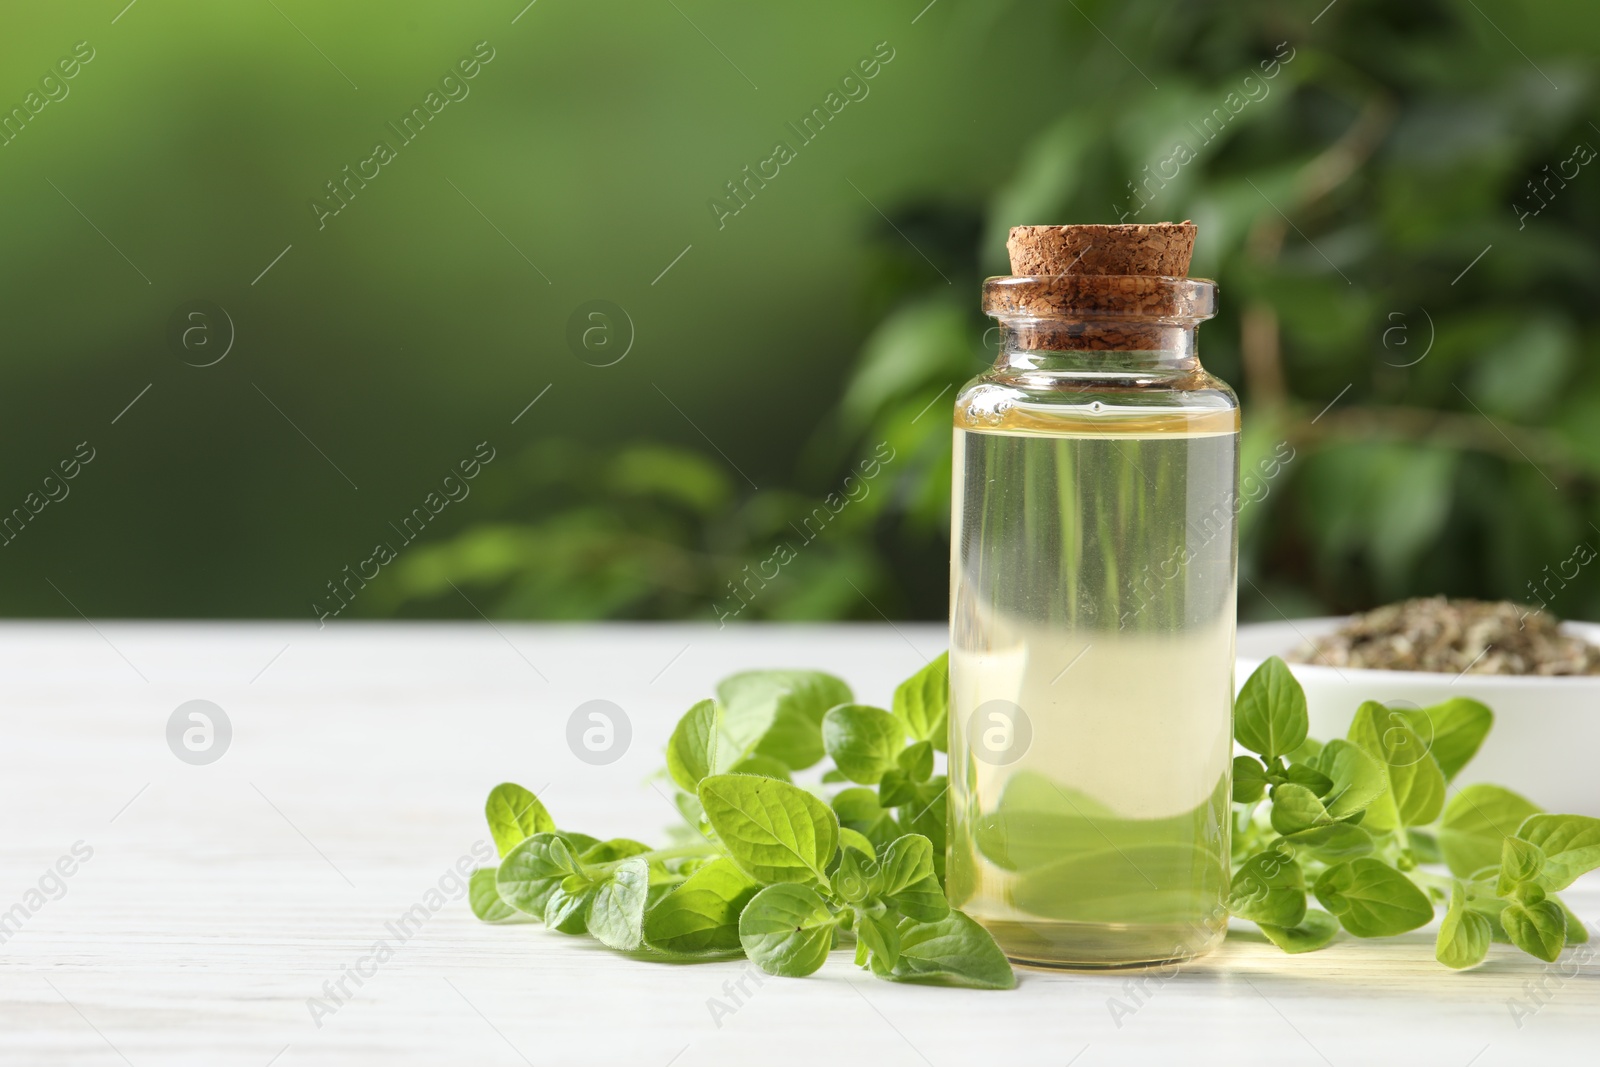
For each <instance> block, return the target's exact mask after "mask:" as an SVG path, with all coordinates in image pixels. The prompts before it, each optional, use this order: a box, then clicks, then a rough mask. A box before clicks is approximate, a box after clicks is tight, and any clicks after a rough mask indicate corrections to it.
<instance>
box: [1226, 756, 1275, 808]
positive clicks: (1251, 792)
mask: <svg viewBox="0 0 1600 1067" xmlns="http://www.w3.org/2000/svg"><path fill="white" fill-rule="evenodd" d="M1266 793H1267V768H1266V767H1265V766H1264V765H1263V764H1262V762H1261V761H1260V760H1258V759H1256V758H1255V757H1254V756H1235V757H1233V802H1234V803H1235V804H1254V803H1255V802H1256V801H1258V800H1260V799H1261V798H1262V797H1264V796H1266Z"/></svg>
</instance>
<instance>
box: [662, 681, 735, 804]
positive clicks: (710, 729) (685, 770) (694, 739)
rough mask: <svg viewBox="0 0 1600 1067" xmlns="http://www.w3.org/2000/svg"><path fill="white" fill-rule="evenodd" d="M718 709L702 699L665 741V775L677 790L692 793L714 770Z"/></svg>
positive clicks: (719, 727) (712, 702) (717, 734)
mask: <svg viewBox="0 0 1600 1067" xmlns="http://www.w3.org/2000/svg"><path fill="white" fill-rule="evenodd" d="M721 721H722V710H721V709H720V708H719V707H718V706H717V702H716V701H715V700H702V701H700V703H698V704H696V705H695V706H694V707H692V708H690V709H689V710H688V711H686V712H684V714H683V718H681V719H679V720H678V725H677V726H676V727H675V728H674V729H673V731H672V738H671V740H669V741H668V742H667V773H668V774H670V775H672V780H673V781H674V782H676V783H678V788H679V789H682V790H683V791H684V792H686V793H693V792H694V791H695V790H696V789H698V788H699V787H700V780H701V779H702V778H704V777H705V776H706V775H708V774H713V773H715V772H716V769H717V744H718V741H719V739H720V731H721Z"/></svg>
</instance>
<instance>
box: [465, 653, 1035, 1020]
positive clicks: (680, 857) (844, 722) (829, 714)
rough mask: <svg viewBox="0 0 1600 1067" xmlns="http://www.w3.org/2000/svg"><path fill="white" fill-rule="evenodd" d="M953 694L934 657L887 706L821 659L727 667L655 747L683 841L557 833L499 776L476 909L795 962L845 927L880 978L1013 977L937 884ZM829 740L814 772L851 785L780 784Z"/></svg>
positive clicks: (808, 965) (486, 916)
mask: <svg viewBox="0 0 1600 1067" xmlns="http://www.w3.org/2000/svg"><path fill="white" fill-rule="evenodd" d="M949 697H950V686H949V675H948V668H947V664H946V657H944V656H940V657H939V658H938V659H937V660H935V661H934V662H933V663H930V664H929V665H928V666H927V667H926V668H924V669H923V670H921V671H918V672H917V673H916V674H915V675H913V676H912V677H910V678H908V679H907V680H906V681H905V682H903V683H902V684H901V685H900V686H899V687H898V688H897V689H896V690H895V693H894V703H893V711H892V712H891V711H885V710H883V709H881V708H875V707H869V706H867V705H864V704H856V703H854V699H855V698H854V695H853V694H852V693H851V691H850V688H849V686H847V685H846V684H845V683H844V682H842V681H841V680H839V679H838V678H835V677H833V676H832V675H828V674H823V673H820V672H816V671H751V672H746V673H742V674H736V675H733V676H732V677H729V678H726V679H724V680H723V681H722V682H721V683H720V684H719V685H718V686H717V698H716V699H715V700H704V701H701V702H700V703H698V704H696V705H695V706H694V707H692V708H690V709H689V710H688V712H687V713H685V714H684V716H683V718H682V719H680V720H679V722H678V725H677V728H676V729H674V730H673V732H672V738H671V740H670V741H669V742H668V744H667V768H666V769H667V774H668V776H669V777H670V779H671V781H672V782H673V784H674V785H675V786H676V788H677V790H678V792H677V793H676V795H675V798H674V800H675V803H676V805H677V808H678V810H679V812H680V813H681V814H682V815H683V818H684V821H685V823H686V824H687V825H686V826H685V827H684V828H682V829H681V830H680V832H679V833H678V834H677V841H676V843H674V844H672V845H669V846H668V847H666V848H659V849H652V848H651V847H650V846H648V845H645V844H641V843H640V842H638V841H632V840H628V839H626V838H614V839H612V840H609V841H600V840H597V839H595V838H593V837H590V836H588V835H587V834H581V833H576V832H574V831H571V830H561V829H558V828H557V827H556V823H555V821H554V820H553V819H552V818H551V816H550V814H549V812H548V811H546V809H545V807H544V805H543V804H542V803H541V802H540V801H539V798H538V797H536V796H534V794H533V793H531V792H529V791H528V790H527V789H524V788H523V787H521V786H519V785H512V784H509V783H507V784H504V785H499V786H496V787H495V788H494V789H493V790H492V791H491V792H490V794H489V800H488V804H487V806H486V811H487V814H488V818H489V829H490V831H491V833H492V834H493V836H494V840H495V844H496V846H497V847H498V849H499V852H500V857H501V860H500V865H499V867H498V868H484V869H481V870H478V871H475V872H473V875H472V881H471V901H472V910H473V913H474V914H476V915H477V916H478V918H480V919H483V920H485V921H487V922H510V921H516V920H518V919H523V920H528V919H536V920H539V921H542V922H543V923H544V924H545V925H546V926H548V927H550V928H551V929H554V930H559V931H561V932H562V933H567V934H584V933H587V934H589V935H591V936H593V937H594V938H595V939H596V940H598V941H600V942H601V943H602V944H605V945H607V946H609V947H611V948H614V949H618V950H621V951H625V952H637V953H639V954H641V955H643V956H645V957H647V958H656V959H664V960H678V961H690V960H712V959H726V958H729V957H737V956H740V955H744V956H748V957H749V958H750V959H751V960H752V961H754V962H755V963H756V965H757V966H759V967H761V969H762V970H764V971H767V972H768V973H770V974H777V975H784V976H788V977H801V976H804V975H808V974H811V973H813V972H814V971H816V970H817V969H818V968H819V967H821V966H822V964H823V962H824V961H825V960H826V959H827V957H828V954H829V952H831V951H832V950H833V949H834V948H835V947H836V946H838V945H839V944H840V943H841V942H842V941H845V940H848V939H853V940H854V943H855V959H856V963H857V964H858V965H860V966H862V967H866V968H868V969H870V970H871V971H872V973H873V974H875V975H877V976H878V977H880V978H887V979H890V980H891V981H910V982H938V983H945V984H953V985H964V986H972V987H976V988H982V989H1009V988H1011V987H1012V986H1014V985H1015V984H1016V976H1015V975H1014V974H1013V973H1012V970H1011V965H1010V964H1009V963H1008V962H1007V960H1006V958H1005V955H1004V954H1003V953H1002V952H1001V951H1000V948H999V946H997V945H996V944H995V943H994V940H993V938H991V937H990V936H989V934H988V933H987V932H986V931H985V930H984V929H983V928H982V927H981V926H979V925H978V924H977V923H975V922H973V921H972V920H971V919H969V918H968V917H967V916H965V915H963V914H962V913H961V912H959V911H955V910H953V909H952V908H951V907H950V905H949V902H948V901H947V900H946V899H945V895H944V888H943V876H944V847H945V809H946V805H945V802H944V794H945V778H944V777H943V776H936V775H935V774H934V773H933V772H934V752H935V750H939V751H942V750H944V748H945V735H946V721H947V719H948V714H949V711H948V707H949ZM824 756H827V757H830V758H831V759H832V760H833V764H834V766H833V768H831V769H829V770H827V771H826V772H825V773H824V774H823V776H822V779H823V782H824V783H838V782H844V781H848V782H852V783H855V784H854V785H851V786H849V787H847V788H844V789H842V790H839V791H838V792H836V793H834V794H833V796H832V798H831V801H827V800H824V799H822V798H821V797H819V796H818V795H817V794H816V793H815V792H813V791H811V790H808V789H803V788H801V787H800V786H797V785H795V784H794V783H793V781H792V775H793V772H795V771H802V770H805V769H807V768H810V767H813V766H815V765H816V764H818V763H819V762H821V761H822V759H823V757H824ZM874 786H875V787H876V789H873V788H870V787H874Z"/></svg>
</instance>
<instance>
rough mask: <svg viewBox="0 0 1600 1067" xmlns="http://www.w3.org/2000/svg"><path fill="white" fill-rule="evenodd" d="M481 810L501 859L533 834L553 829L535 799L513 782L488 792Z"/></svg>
mask: <svg viewBox="0 0 1600 1067" xmlns="http://www.w3.org/2000/svg"><path fill="white" fill-rule="evenodd" d="M483 809H484V815H486V816H487V817H488V819H489V833H490V835H492V836H493V837H494V845H495V848H496V849H498V850H499V852H500V855H501V856H502V857H504V856H505V855H506V854H507V853H509V852H510V851H511V850H512V849H514V848H516V847H517V846H518V845H520V844H522V842H523V841H524V840H525V839H527V838H529V837H532V836H533V835H534V834H540V833H548V832H550V831H552V830H554V829H555V828H556V821H555V820H554V819H552V818H551V817H550V813H549V812H548V811H546V810H545V808H544V805H543V804H541V803H540V802H539V798H538V797H536V796H534V795H533V793H532V791H531V790H527V789H524V788H523V787H522V786H520V785H517V784H516V783H515V782H502V783H501V784H499V785H497V786H495V787H494V788H493V789H491V790H489V799H488V801H487V802H485V804H484V806H483Z"/></svg>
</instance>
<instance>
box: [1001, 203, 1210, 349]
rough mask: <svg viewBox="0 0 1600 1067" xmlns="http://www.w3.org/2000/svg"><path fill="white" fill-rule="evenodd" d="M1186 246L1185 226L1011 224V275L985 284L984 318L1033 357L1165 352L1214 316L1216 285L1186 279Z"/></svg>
mask: <svg viewBox="0 0 1600 1067" xmlns="http://www.w3.org/2000/svg"><path fill="white" fill-rule="evenodd" d="M1194 240H1195V225H1194V223H1192V222H1189V221H1184V222H1160V223H1153V224H1150V225H1144V226H1016V227H1013V228H1012V230H1011V235H1010V237H1009V238H1008V239H1007V241H1006V251H1008V252H1009V253H1010V254H1011V273H1012V276H1011V277H1007V278H990V279H989V280H988V281H987V282H985V283H984V292H983V303H984V311H985V312H986V313H987V314H990V315H993V316H995V317H996V318H1000V319H1002V320H1005V321H1008V322H1010V323H1011V325H1012V328H1013V329H1014V331H1015V334H1016V338H1017V342H1018V343H1019V344H1021V345H1022V346H1023V347H1024V348H1027V349H1031V350H1035V351H1037V350H1041V349H1055V350H1089V351H1094V350H1098V351H1142V350H1144V351H1147V350H1165V349H1167V348H1169V347H1170V346H1171V345H1173V344H1176V343H1181V340H1180V337H1179V334H1181V332H1182V329H1183V325H1184V324H1188V325H1189V326H1191V327H1192V325H1193V324H1194V323H1195V322H1198V321H1199V320H1201V319H1206V318H1210V317H1211V316H1212V315H1214V314H1215V313H1216V284H1215V283H1214V282H1210V281H1206V280H1205V279H1203V278H1189V277H1188V274H1189V259H1190V256H1191V255H1192V254H1193V252H1194ZM1174 331H1177V332H1176V333H1175V332H1174Z"/></svg>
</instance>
